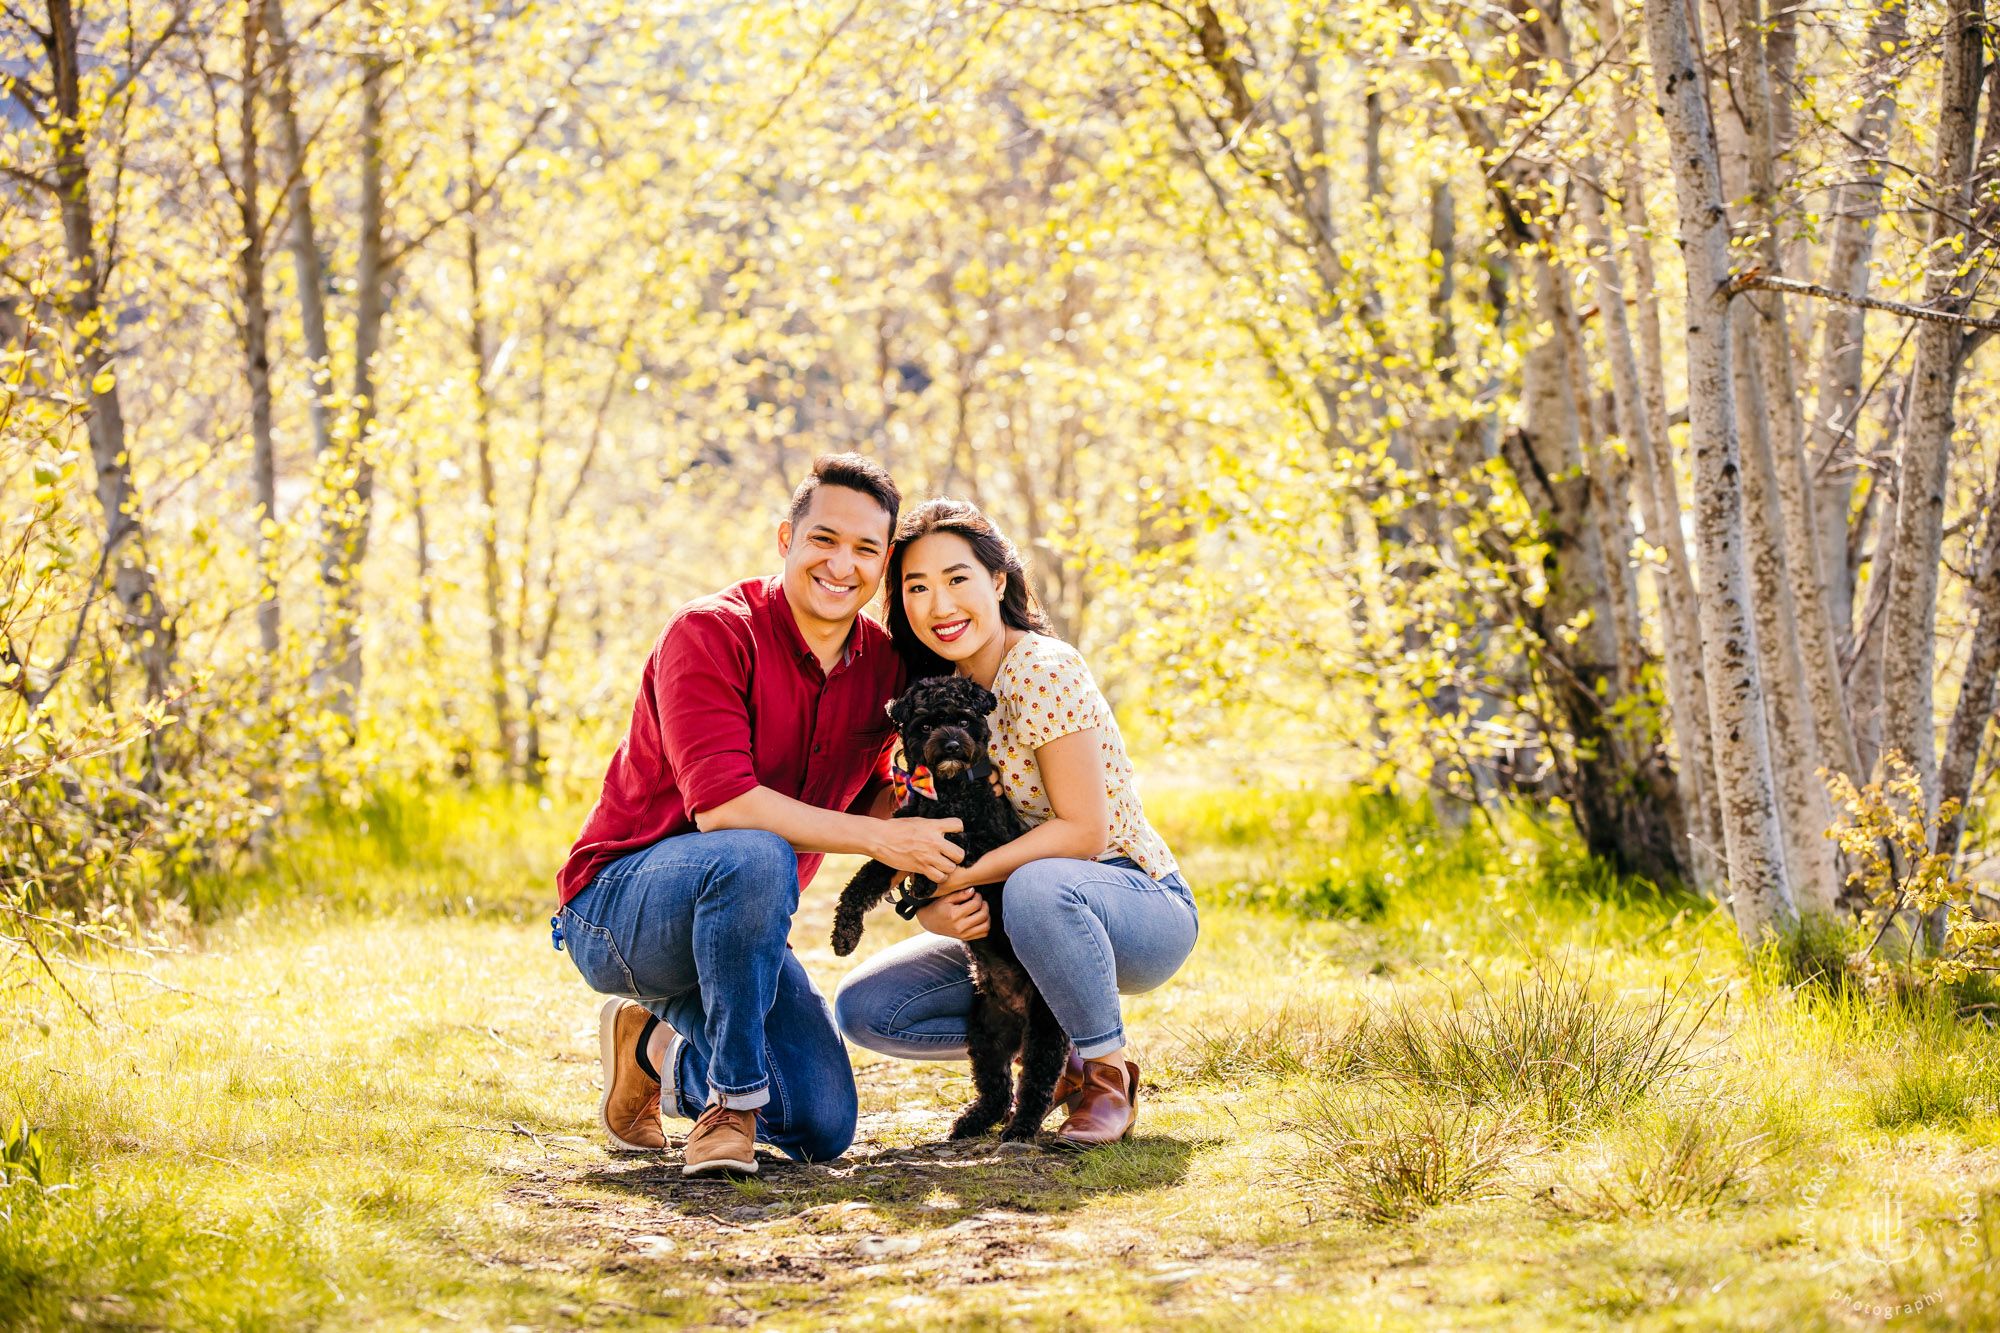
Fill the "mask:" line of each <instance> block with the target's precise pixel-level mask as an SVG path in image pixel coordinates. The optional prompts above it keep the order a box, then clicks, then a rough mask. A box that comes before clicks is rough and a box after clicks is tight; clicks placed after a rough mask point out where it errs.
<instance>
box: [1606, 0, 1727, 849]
mask: <svg viewBox="0 0 2000 1333" xmlns="http://www.w3.org/2000/svg"><path fill="white" fill-rule="evenodd" d="M1597 17H1598V31H1599V32H1601V33H1614V34H1616V37H1615V39H1614V41H1613V43H1612V47H1611V49H1610V51H1609V53H1608V54H1609V58H1610V61H1611V63H1613V64H1615V65H1621V66H1622V65H1624V64H1625V63H1626V59H1627V44H1626V41H1625V30H1624V27H1623V24H1622V22H1621V20H1620V19H1619V16H1618V12H1617V8H1616V5H1615V4H1614V2H1613V0H1597ZM1626 77H1627V78H1628V79H1630V78H1636V76H1626ZM1639 95H1640V94H1639V88H1638V86H1637V85H1636V83H1634V82H1625V83H1623V84H1622V85H1621V87H1620V89H1619V91H1618V95H1617V96H1616V98H1615V99H1614V102H1613V106H1614V109H1615V116H1616V119H1615V124H1616V127H1617V139H1618V143H1619V145H1620V155H1619V173H1618V180H1619V185H1620V186H1621V190H1620V195H1621V198H1620V201H1619V210H1620V221H1621V222H1622V223H1623V225H1624V228H1625V245H1626V249H1627V251H1628V252H1629V253H1630V254H1631V256H1632V276H1633V283H1632V288H1633V292H1634V294H1635V297H1636V300H1635V312H1636V314H1637V316H1638V332H1639V363H1638V366H1639V383H1640V388H1641V390H1642V394H1643V401H1644V407H1645V421H1646V430H1645V434H1644V436H1643V438H1642V439H1641V440H1640V444H1639V454H1638V461H1639V466H1640V467H1641V468H1642V469H1644V470H1645V471H1646V473H1647V475H1648V476H1649V477H1650V478H1651V481H1652V488H1653V494H1654V496H1655V498H1656V502H1657V503H1658V505H1659V507H1660V523H1659V526H1658V527H1657V528H1655V527H1654V526H1653V520H1652V518H1651V517H1650V516H1649V517H1648V519H1647V527H1648V529H1649V531H1648V532H1647V537H1648V538H1649V539H1650V540H1651V541H1653V542H1654V543H1656V544H1657V545H1658V546H1659V547H1660V549H1661V550H1663V551H1665V552H1666V566H1665V568H1664V569H1663V570H1662V571H1661V572H1660V584H1661V587H1662V592H1661V597H1660V601H1661V605H1662V609H1663V610H1664V612H1665V626H1664V629H1663V635H1662V637H1663V638H1665V639H1667V640H1669V641H1670V642H1672V643H1674V644H1677V645H1679V652H1678V655H1679V659H1680V669H1681V671H1682V672H1683V674H1684V675H1685V677H1686V681H1685V684H1686V687H1687V692H1688V714H1687V716H1688V722H1689V726H1688V729H1687V730H1685V731H1679V730H1678V728H1679V726H1680V722H1679V716H1678V714H1677V715H1676V722H1675V725H1676V728H1677V734H1678V736H1679V740H1680V744H1681V762H1682V764H1684V765H1685V764H1693V765H1695V766H1697V767H1698V768H1699V769H1700V774H1701V781H1700V783H1699V788H1698V789H1699V791H1700V799H1701V809H1700V811H1699V812H1698V813H1695V814H1691V815H1690V817H1689V821H1688V824H1689V836H1690V838H1698V839H1699V840H1700V842H1701V847H1700V855H1699V857H1698V858H1697V862H1696V867H1697V868H1696V879H1697V882H1699V883H1702V884H1707V885H1720V883H1721V882H1722V880H1723V879H1724V877H1725V871H1724V866H1723V850H1722V848H1723V832H1722V798H1721V791H1720V787H1719V785H1718V783H1717V780H1716V776H1715V745H1714V736H1713V731H1712V729H1711V727H1710V724H1709V716H1708V673H1707V668H1706V666H1705V665H1704V664H1703V661H1702V649H1701V624H1700V609H1699V606H1698V603H1697V600H1696V597H1695V590H1694V574H1693V571H1692V570H1691V569H1690V567H1689V565H1688V553H1687V539H1686V536H1685V534H1684V533H1683V532H1682V531H1681V496H1680V479H1679V477H1678V476H1677V475H1676V473H1675V470H1674V454H1673V436H1672V434H1671V432H1670V430H1669V428H1668V425H1667V382H1666V367H1665V355H1664V352H1663V350H1662V348H1661V345H1660V307H1659V299H1658V291H1659V276H1658V274H1657V273H1656V272H1655V271H1654V267H1653V249H1652V230H1653V223H1652V218H1651V215H1650V214H1648V212H1647V211H1646V176H1645V169H1644V168H1643V167H1642V166H1641V165H1640V164H1639V160H1638V157H1637V155H1636V152H1635V147H1634V146H1635V145H1636V144H1637V143H1638V142H1639V120H1638V114H1637V105H1638V98H1639ZM1670 670H1671V666H1670ZM1669 689H1670V690H1671V689H1672V680H1671V675H1670V676H1669Z"/></svg>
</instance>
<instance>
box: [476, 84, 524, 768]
mask: <svg viewBox="0 0 2000 1333" xmlns="http://www.w3.org/2000/svg"><path fill="white" fill-rule="evenodd" d="M477 86H478V84H477V81H476V80H475V79H473V78H470V77H468V78H467V80H466V105H465V274H466V278H467V282H468V285H469V288H470V292H469V297H468V299H469V300H470V302H471V320H472V327H471V330H470V332H469V342H468V345H469V347H470V349H471V352H472V448H473V455H474V463H475V465H476V471H477V474H478V477H479V514H478V518H479V555H480V566H481V570H482V572H483V573H484V575H485V584H486V688H487V692H488V694H489V695H490V696H491V698H492V701H493V728H494V732H495V736H496V739H497V742H498V745H499V753H500V765H501V768H502V770H503V771H504V770H505V769H507V768H509V767H511V766H512V765H513V763H514V762H515V759H516V755H515V737H514V709H513V703H512V701H511V700H510V699H509V698H508V691H507V623H506V621H505V620H503V619H502V618H501V615H500V599H501V589H500V501H499V494H498V487H497V486H496V485H495V482H494V476H493V395H492V386H490V385H489V384H487V382H486V375H487V370H488V364H487V357H486V303H485V296H484V292H485V275H484V274H482V273H481V272H480V267H479V223H478V221H477V220H476V219H475V218H474V217H473V216H472V210H473V207H474V206H475V204H476V203H477V202H478V197H477V193H476V192H477V191H478V189H479V156H478V149H479V143H478V139H477V137H476V131H475V128H474V126H475V124H476V119H475V112H476V110H477V108H476V107H475V106H474V89H476V88H477Z"/></svg>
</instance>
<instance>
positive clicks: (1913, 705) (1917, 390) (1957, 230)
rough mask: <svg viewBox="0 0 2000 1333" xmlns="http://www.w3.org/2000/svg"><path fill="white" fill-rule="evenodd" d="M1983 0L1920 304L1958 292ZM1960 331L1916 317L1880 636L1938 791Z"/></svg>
mask: <svg viewBox="0 0 2000 1333" xmlns="http://www.w3.org/2000/svg"><path fill="white" fill-rule="evenodd" d="M1984 26H1985V5H1984V0H1950V6H1949V9H1948V11H1947V15H1946V20H1945V28H1944V62H1943V68H1942V69H1941V70H1940V71H1939V74H1938V130H1937V152H1936V156H1935V159H1934V161H1933V165H1932V168H1931V180H1932V183H1933V191H1934V192H1933V194H1932V196H1931V201H1930V202H1931V205H1932V206H1931V209H1930V248H1929V250H1928V253H1927V256H1926V261H1925V262H1926V267H1927V270H1928V272H1927V274H1926V276H1925V279H1924V296H1923V304H1924V305H1927V306H1936V307H1953V306H1956V305H1959V304H1962V300H1961V299H1960V292H1961V290H1962V288H1961V278H1960V267H1961V265H1962V263H1963V255H1962V253H1961V250H1962V247H1963V243H1964V239H1965V217H1966V212H1967V197H1966V196H1967V186H1968V182H1969V180H1970V177H1971V173H1972V141H1973V118H1974V115H1975V114H1976V111H1977V109H1978V105H1979V82H1980V61H1981V55H1982V51H1981V34H1982V31H1983V29H1984ZM1960 337H1961V334H1960V332H1959V330H1958V329H1957V328H1955V327H1953V326H1951V325H1947V324H1936V323H1932V322H1930V321H1928V320H1927V321H1924V322H1923V323H1920V324H1918V325H1917V331H1916V335H1915V342H1916V357H1915V361H1914V363H1913V365H1912V369H1911V374H1912V376H1913V377H1914V383H1913V384H1912V386H1911V391H1910V411H1909V420H1908V422H1907V423H1906V425H1905V426H1904V432H1903V452H1902V459H1901V465H1900V466H1899V468H1898V469H1897V472H1898V478H1899V480H1898V486H1897V494H1896V525H1895V535H1894V537H1893V538H1892V539H1891V551H1890V554H1891V558H1892V560H1893V562H1894V563H1893V565H1892V572H1891V575H1890V576H1891V578H1893V579H1894V583H1892V584H1891V585H1890V589H1889V603H1888V606H1887V608H1886V614H1887V616H1888V623H1887V627H1886V629H1885V630H1884V633H1883V642H1882V649H1883V651H1882V748H1883V750H1884V751H1885V752H1887V751H1892V750H1893V751H1897V752H1900V753H1901V754H1902V755H1903V757H1904V758H1905V759H1906V760H1907V761H1908V762H1910V763H1911V764H1913V765H1914V766H1915V767H1916V769H1917V771H1918V772H1919V773H1920V774H1921V775H1922V777H1923V783H1924V798H1925V801H1926V802H1927V803H1930V804H1933V805H1934V803H1935V802H1936V800H1937V740H1936V719H1935V716H1934V712H1933V705H1932V695H1931V690H1932V675H1933V672H1934V670H1935V661H1934V659H1935V656H1936V653H1935V639H1936V635H1937V586H1938V559H1939V555H1940V552H1941V551H1942V549H1943V545H1944V500H1945V497H1944V491H1945V475H1946V471H1947V467H1946V464H1947V461H1948V451H1949V446H1950V442H1951V431H1952V399H1953V398H1954V396H1955V393H1956V390H1957V387H1958V350H1959V340H1960Z"/></svg>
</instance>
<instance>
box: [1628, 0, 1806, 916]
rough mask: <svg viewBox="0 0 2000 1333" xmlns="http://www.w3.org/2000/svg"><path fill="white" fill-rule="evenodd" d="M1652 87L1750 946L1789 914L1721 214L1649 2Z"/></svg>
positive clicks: (1679, 56)
mask: <svg viewBox="0 0 2000 1333" xmlns="http://www.w3.org/2000/svg"><path fill="white" fill-rule="evenodd" d="M1646 38H1647V45H1648V46H1649V47H1650V48H1651V54H1652V64H1653V81H1654V87H1655V89H1656V90H1657V95H1658V98H1659V108H1660V114H1661V115H1662V116H1663V117H1664V118H1665V121H1666V128H1667V139H1668V144H1669V148H1670V156H1671V158H1672V161H1673V163H1674V181H1675V194H1676V196H1677V197H1678V201H1679V205H1680V220H1681V247H1682V253H1683V255H1684V257H1685V264H1686V270H1687V283H1688V304H1687V310H1688V331H1687V365H1688V424H1689V427H1690V433H1691V435H1692V443H1693V451H1694V465H1695V539H1696V542H1697V544H1698V546H1699V549H1700V555H1701V574H1702V585H1703V586H1702V595H1701V598H1700V612H1701V632H1702V658H1703V662H1704V665H1705V667H1706V669H1707V675H1708V690H1709V719H1710V722H1711V724H1712V726H1713V728H1714V736H1715V751H1716V755H1715V761H1716V762H1715V767H1716V779H1717V782H1718V784H1719V788H1720V792H1721V797H1722V811H1723V830H1722V832H1723V842H1724V846H1725V848H1726V849H1727V856H1728V860H1729V882H1730V889H1731V893H1732V901H1733V904H1734V908H1735V916H1736V928H1737V931H1738V933H1739V934H1740V935H1741V936H1742V937H1743V939H1744V940H1745V941H1746V942H1748V943H1752V944H1754V943H1757V942H1758V941H1760V940H1762V939H1763V937H1764V936H1765V935H1766V934H1767V933H1768V932H1769V931H1770V930H1771V929H1773V928H1774V927H1775V928H1783V927H1785V926H1787V925H1789V924H1790V923H1791V922H1792V921H1793V920H1795V919H1796V917H1797V911H1796V909H1795V908H1794V907H1793V904H1792V895H1791V888H1790V885H1789V884H1788V883H1787V881H1786V878H1785V857H1784V850H1783V840H1782V837H1781V835H1780V830H1779V826H1778V811H1777V805H1776V800H1775V797H1774V793H1773V789H1772V782H1771V753H1770V744H1769V739H1768V737H1767V736H1766V734H1765V730H1764V699H1763V682H1762V680H1761V679H1760V673H1759V671H1758V667H1757V632H1756V628H1755V626H1754V624H1753V622H1752V620H1751V616H1750V607H1749V600H1748V587H1747V583H1748V579H1747V575H1746V571H1745V569H1744V556H1743V484H1742V468H1741V463H1740V459H1739V451H1738V447H1737V440H1736V422H1735V410H1736V409H1735V394H1734V391H1733V386H1732V385H1731V383H1730V376H1731V368H1730V363H1731V359H1732V358H1731V350H1730V346H1729V324H1730V319H1729V297H1728V295H1727V293H1726V291H1725V290H1724V288H1723V285H1722V284H1723V282H1724V279H1725V278H1726V277H1727V275H1728V270H1729V221H1728V214H1727V213H1726V211H1725V210H1724V209H1723V206H1722V181H1721V175H1720V170H1719V166H1718V163H1717V159H1716V149H1715V128H1714V123H1713V121H1712V120H1711V118H1710V115H1709V109H1708V101H1707V98H1706V96H1705V95H1704V92H1703V88H1702V79H1701V72H1700V70H1699V68H1698V67H1697V66H1696V64H1695V57H1694V49H1693V45H1692V43H1691V42H1690V40H1689V36H1688V18H1687V11H1686V9H1685V8H1683V7H1682V6H1681V5H1680V4H1678V3H1672V0H1669V2H1668V3H1656V4H1649V5H1647V6H1646Z"/></svg>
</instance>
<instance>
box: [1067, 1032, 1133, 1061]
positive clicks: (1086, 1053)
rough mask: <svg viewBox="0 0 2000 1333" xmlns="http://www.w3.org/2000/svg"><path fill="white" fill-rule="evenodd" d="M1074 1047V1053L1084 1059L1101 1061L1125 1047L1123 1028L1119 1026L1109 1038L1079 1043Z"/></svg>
mask: <svg viewBox="0 0 2000 1333" xmlns="http://www.w3.org/2000/svg"><path fill="white" fill-rule="evenodd" d="M1075 1045H1076V1053H1077V1054H1078V1055H1080V1056H1082V1057H1083V1058H1084V1059H1086V1060H1098V1059H1102V1058H1103V1057H1105V1056H1107V1055H1109V1054H1111V1053H1112V1052H1113V1051H1115V1050H1118V1049H1120V1048H1122V1047H1123V1046H1124V1045H1125V1028H1124V1027H1123V1025H1120V1026H1119V1027H1118V1028H1117V1029H1116V1030H1115V1031H1113V1032H1112V1033H1111V1034H1110V1035H1109V1036H1104V1037H1099V1038H1097V1039H1096V1040H1095V1041H1079V1042H1077V1043H1075Z"/></svg>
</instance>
